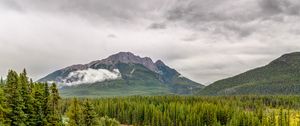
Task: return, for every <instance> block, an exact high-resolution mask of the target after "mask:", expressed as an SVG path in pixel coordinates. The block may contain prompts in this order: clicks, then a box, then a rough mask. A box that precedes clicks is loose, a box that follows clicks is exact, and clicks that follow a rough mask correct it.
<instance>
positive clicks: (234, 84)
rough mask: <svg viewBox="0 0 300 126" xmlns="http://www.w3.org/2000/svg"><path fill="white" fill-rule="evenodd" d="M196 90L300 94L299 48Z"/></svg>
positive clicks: (221, 92) (232, 93) (220, 92)
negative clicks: (263, 64) (296, 50)
mask: <svg viewBox="0 0 300 126" xmlns="http://www.w3.org/2000/svg"><path fill="white" fill-rule="evenodd" d="M298 78H299V79H298ZM198 94H200V95H241V94H242V95H247V94H263V95H277V94H300V52H293V53H288V54H284V55H282V56H280V57H279V58H277V59H275V60H273V61H271V62H270V63H269V64H267V65H265V66H262V67H258V68H255V69H251V70H249V71H246V72H244V73H241V74H238V75H236V76H233V77H229V78H226V79H222V80H219V81H216V82H214V83H212V84H210V85H208V86H206V87H205V88H204V89H202V90H200V91H199V92H198Z"/></svg>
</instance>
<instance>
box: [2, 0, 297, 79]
mask: <svg viewBox="0 0 300 126" xmlns="http://www.w3.org/2000/svg"><path fill="white" fill-rule="evenodd" d="M299 12H300V2H299V1H298V0H236V1H234V2H232V1H231V0H213V1H207V0H164V1H161V0H151V1H149V0H122V1H120V0H109V1H107V0H43V1H36V0H0V27H1V29H0V57H1V59H2V60H1V62H0V76H5V74H6V72H7V70H8V69H16V70H22V69H23V68H27V69H28V72H29V73H30V74H31V76H32V77H33V78H34V79H39V78H40V77H43V76H44V75H46V74H48V73H50V72H52V71H54V70H57V69H60V68H63V67H66V66H68V65H72V64H78V63H87V62H90V61H93V60H98V59H102V58H105V57H107V56H108V55H111V54H113V53H116V52H119V51H131V52H134V53H136V54H138V55H141V56H149V57H152V58H153V60H157V59H162V60H163V61H164V62H165V63H166V64H168V65H170V66H171V67H173V68H175V69H177V70H178V71H180V72H181V73H183V75H184V76H186V77H189V78H191V79H194V80H196V81H198V82H201V83H206V84H207V83H210V82H213V81H216V80H218V79H222V78H225V77H230V76H233V75H235V74H238V73H241V72H244V71H245V70H249V69H252V68H255V67H257V66H262V65H265V64H267V63H269V62H270V61H272V60H273V59H275V58H277V57H279V56H280V55H281V54H284V53H288V52H293V51H299V49H300V44H299V40H300V37H299V33H300V32H299V31H300V24H299V21H300V15H299V14H300V13H299ZM149 29H152V30H149ZM154 29H156V30H154ZM158 29H161V30H158Z"/></svg>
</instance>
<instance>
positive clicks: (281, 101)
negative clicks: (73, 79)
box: [63, 96, 300, 126]
mask: <svg viewBox="0 0 300 126" xmlns="http://www.w3.org/2000/svg"><path fill="white" fill-rule="evenodd" d="M72 102H73V100H72V99H65V101H64V104H63V106H66V107H67V108H68V107H69V106H70V103H71V106H72V104H73V103H72ZM77 102H78V104H79V105H81V108H82V110H83V111H85V110H84V109H83V108H85V107H84V106H85V104H86V99H78V101H77ZM89 102H90V103H89V104H91V105H92V106H94V107H93V108H94V110H93V109H87V110H89V112H92V113H94V112H96V113H97V115H96V116H97V118H98V119H99V118H100V120H99V123H98V125H101V124H104V123H103V122H106V121H103V120H113V119H105V118H107V117H105V116H108V117H111V118H115V119H116V120H118V121H120V123H121V124H124V125H135V126H145V125H147V126H174V125H176V126H238V125H240V126H274V124H275V125H278V124H279V125H288V124H290V125H291V126H296V125H298V124H299V123H298V122H299V121H297V120H298V117H297V116H299V114H300V113H299V112H298V110H300V97H299V96H260V97H259V96H228V97H196V96H132V97H117V98H98V99H90V100H89ZM279 108H284V109H282V110H280V109H279ZM93 111H94V112H93ZM291 111H293V112H291ZM83 113H85V112H83ZM83 115H84V114H83ZM93 115H94V114H93ZM292 117H293V118H292ZM291 120H294V121H291ZM296 122H297V123H296Z"/></svg>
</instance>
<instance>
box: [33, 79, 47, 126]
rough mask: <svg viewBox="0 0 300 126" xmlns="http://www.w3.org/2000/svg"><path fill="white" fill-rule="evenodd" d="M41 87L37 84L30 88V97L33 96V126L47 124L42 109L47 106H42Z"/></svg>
mask: <svg viewBox="0 0 300 126" xmlns="http://www.w3.org/2000/svg"><path fill="white" fill-rule="evenodd" d="M42 89H43V88H42V85H41V84H39V83H37V84H35V85H34V86H33V88H32V95H33V96H34V104H33V108H34V122H35V126H45V125H46V124H47V120H46V116H45V115H44V111H43V107H44V106H45V105H46V106H47V104H43V102H44V97H43V90H42Z"/></svg>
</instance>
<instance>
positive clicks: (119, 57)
mask: <svg viewBox="0 0 300 126" xmlns="http://www.w3.org/2000/svg"><path fill="white" fill-rule="evenodd" d="M117 63H127V64H128V63H134V64H141V65H143V66H145V67H146V68H148V69H150V70H151V71H154V72H158V71H159V70H158V68H157V66H156V65H155V64H154V62H153V61H152V59H151V58H149V57H140V56H137V55H134V54H133V53H131V52H119V53H117V54H114V55H111V56H109V57H108V58H106V59H103V60H98V61H93V62H91V63H89V66H95V65H97V64H106V65H115V64H117Z"/></svg>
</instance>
